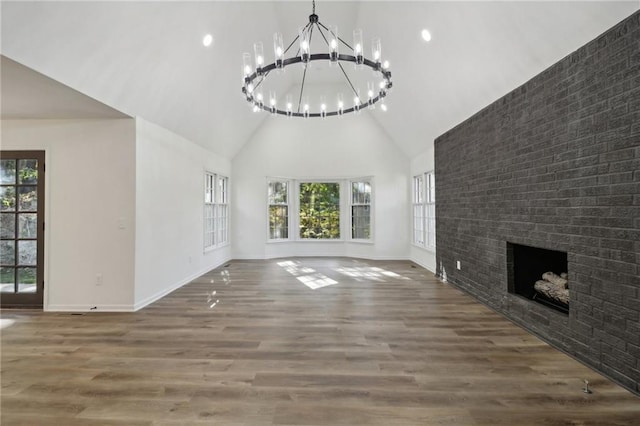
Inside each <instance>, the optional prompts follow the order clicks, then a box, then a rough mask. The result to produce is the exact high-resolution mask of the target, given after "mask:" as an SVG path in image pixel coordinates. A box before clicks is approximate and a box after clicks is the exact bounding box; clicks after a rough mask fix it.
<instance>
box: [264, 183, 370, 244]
mask: <svg viewBox="0 0 640 426" xmlns="http://www.w3.org/2000/svg"><path fill="white" fill-rule="evenodd" d="M272 182H283V183H284V182H286V183H287V196H288V202H287V203H286V206H287V207H288V227H289V235H288V238H278V239H273V238H271V233H270V229H269V228H270V224H269V211H270V207H271V204H270V200H269V184H270V183H272ZM353 182H367V183H368V184H369V185H370V186H371V200H370V204H369V205H370V212H371V213H370V219H369V227H370V228H369V236H370V237H369V239H354V238H351V236H352V234H351V223H352V222H351V221H352V217H351V215H352V214H351V211H352V209H351V206H352V203H351V200H352V194H351V191H352V189H351V188H352V186H351V185H352V183H353ZM302 183H336V184H338V185H339V188H340V203H339V207H340V238H336V239H329V238H318V239H315V238H301V237H300V184H302ZM264 194H265V204H266V209H265V218H266V224H265V231H266V242H267V243H268V244H271V243H275V244H278V243H292V242H295V243H321V244H323V243H345V242H350V243H360V244H374V238H375V235H374V229H375V226H374V214H373V212H374V211H375V183H374V178H373V177H371V176H368V177H349V178H336V177H320V178H318V177H312V178H305V177H301V178H284V177H273V176H268V177H267V178H266V185H265V191H264ZM283 205H284V204H283Z"/></svg>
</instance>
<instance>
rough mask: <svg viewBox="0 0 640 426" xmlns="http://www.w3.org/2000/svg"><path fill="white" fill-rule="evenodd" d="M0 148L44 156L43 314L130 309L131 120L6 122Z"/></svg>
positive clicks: (131, 219) (131, 228)
mask: <svg viewBox="0 0 640 426" xmlns="http://www.w3.org/2000/svg"><path fill="white" fill-rule="evenodd" d="M2 149H3V150H10V149H13V150H45V151H46V172H45V224H46V227H45V229H46V230H45V234H44V236H45V271H44V272H45V298H44V309H45V310H50V311H57V310H64V311H73V310H80V311H85V310H89V309H91V308H92V307H94V306H95V307H97V309H98V310H130V309H131V308H132V306H133V287H134V286H133V281H134V232H135V226H134V225H135V222H134V221H135V212H134V206H135V193H134V190H135V185H134V183H135V175H134V173H135V168H134V167H135V159H134V158H135V122H134V120H132V119H117V120H9V121H8V120H4V121H2ZM97 274H102V276H103V283H102V285H100V286H97V285H96V275H97Z"/></svg>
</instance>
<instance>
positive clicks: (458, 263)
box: [456, 260, 460, 271]
mask: <svg viewBox="0 0 640 426" xmlns="http://www.w3.org/2000/svg"><path fill="white" fill-rule="evenodd" d="M456 269H457V270H458V271H459V270H460V261H459V260H456Z"/></svg>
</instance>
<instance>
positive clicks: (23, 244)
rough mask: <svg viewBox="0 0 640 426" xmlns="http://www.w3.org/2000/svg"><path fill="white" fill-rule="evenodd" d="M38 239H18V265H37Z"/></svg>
mask: <svg viewBox="0 0 640 426" xmlns="http://www.w3.org/2000/svg"><path fill="white" fill-rule="evenodd" d="M36 243H37V242H36V241H18V265H35V264H36V260H37V257H38V256H37V254H38V249H37V245H36Z"/></svg>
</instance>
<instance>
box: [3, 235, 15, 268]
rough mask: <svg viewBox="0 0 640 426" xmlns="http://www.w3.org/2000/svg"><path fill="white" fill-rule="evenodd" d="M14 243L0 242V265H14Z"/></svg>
mask: <svg viewBox="0 0 640 426" xmlns="http://www.w3.org/2000/svg"><path fill="white" fill-rule="evenodd" d="M15 244H16V242H15V241H0V263H2V264H3V265H14V264H15V263H16V250H15V247H16V246H15Z"/></svg>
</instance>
